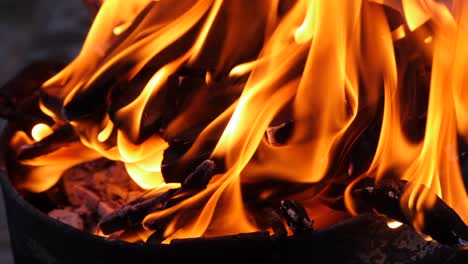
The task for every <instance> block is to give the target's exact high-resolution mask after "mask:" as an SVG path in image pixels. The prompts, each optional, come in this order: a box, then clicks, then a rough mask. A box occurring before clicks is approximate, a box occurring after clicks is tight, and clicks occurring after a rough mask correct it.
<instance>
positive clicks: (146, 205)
mask: <svg viewBox="0 0 468 264" xmlns="http://www.w3.org/2000/svg"><path fill="white" fill-rule="evenodd" d="M214 168H215V164H214V162H213V161H211V160H206V161H204V162H202V163H201V164H200V165H199V166H198V167H197V168H195V170H194V171H193V172H192V173H191V174H190V175H189V176H188V177H187V180H186V181H185V182H184V183H183V184H182V186H181V187H180V188H177V189H169V190H167V191H165V192H163V193H160V194H158V195H155V196H151V194H146V195H143V196H141V197H139V198H137V199H135V200H133V201H131V202H129V203H128V204H126V205H124V206H123V207H121V208H119V209H117V210H116V211H115V212H113V213H112V214H110V215H108V216H106V217H104V218H103V219H102V220H101V222H100V224H99V226H100V228H101V230H102V231H103V232H104V233H105V234H110V233H113V232H115V231H118V230H121V229H125V228H128V227H132V226H137V225H139V224H141V221H142V220H143V219H144V218H145V216H147V215H148V214H150V213H152V212H155V211H157V210H160V209H164V208H168V207H170V206H172V205H174V204H176V203H177V202H179V201H181V200H184V199H186V198H187V197H190V196H192V195H193V194H194V193H196V192H193V191H196V190H200V189H203V188H204V187H206V185H207V184H208V182H209V180H210V179H211V177H212V176H213V175H214ZM187 191H188V192H187ZM190 191H192V192H190ZM150 192H151V191H150ZM148 196H149V197H148ZM175 201H176V202H175ZM150 225H151V224H150ZM154 226H155V227H156V226H157V227H158V229H159V228H160V223H159V222H158V223H155V224H154Z"/></svg>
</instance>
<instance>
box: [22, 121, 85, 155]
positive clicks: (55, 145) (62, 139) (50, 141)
mask: <svg viewBox="0 0 468 264" xmlns="http://www.w3.org/2000/svg"><path fill="white" fill-rule="evenodd" d="M77 140H78V135H77V134H76V133H75V131H74V129H73V127H72V126H71V125H69V124H67V125H64V126H61V127H59V128H57V129H56V130H55V131H54V132H53V133H52V134H50V135H49V136H47V137H45V138H44V139H42V140H41V141H38V142H35V143H33V144H30V145H24V146H22V147H21V148H20V150H19V154H18V160H20V161H21V160H29V159H33V158H36V157H39V156H42V155H45V154H47V153H50V152H53V151H55V150H57V149H59V148H61V147H63V146H65V145H67V144H69V143H71V142H73V141H77Z"/></svg>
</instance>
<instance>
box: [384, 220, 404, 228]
mask: <svg viewBox="0 0 468 264" xmlns="http://www.w3.org/2000/svg"><path fill="white" fill-rule="evenodd" d="M401 225H403V223H401V222H398V221H395V220H391V221H388V222H387V226H388V227H390V228H391V229H396V228H399V227H400V226H401Z"/></svg>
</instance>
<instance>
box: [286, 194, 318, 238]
mask: <svg viewBox="0 0 468 264" xmlns="http://www.w3.org/2000/svg"><path fill="white" fill-rule="evenodd" d="M280 208H281V212H282V213H283V217H284V218H285V219H286V223H287V224H288V226H289V228H290V229H291V231H292V232H293V233H294V234H302V233H305V232H310V231H313V227H312V226H313V224H314V222H313V221H312V220H310V218H309V216H308V215H307V212H306V210H305V209H304V207H303V206H302V205H301V204H299V203H298V202H296V201H293V200H283V201H281V207H280Z"/></svg>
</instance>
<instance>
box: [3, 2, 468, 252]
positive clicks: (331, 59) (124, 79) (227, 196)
mask: <svg viewBox="0 0 468 264" xmlns="http://www.w3.org/2000/svg"><path fill="white" fill-rule="evenodd" d="M85 2H86V3H87V6H88V7H89V8H90V9H91V10H92V12H95V11H96V10H97V9H98V6H99V8H100V11H99V12H98V13H97V16H96V17H95V23H94V25H93V27H92V28H91V29H90V33H89V36H88V38H87V40H86V43H85V45H84V46H83V50H82V52H81V53H80V55H79V56H78V57H77V58H76V60H75V61H73V63H71V64H70V65H68V66H67V67H66V68H65V69H63V70H62V71H61V72H60V73H58V74H57V75H55V76H54V77H52V78H51V79H49V80H47V81H46V78H45V77H44V76H47V74H44V75H40V76H38V77H35V80H36V81H37V82H39V81H40V83H41V84H39V83H37V82H34V85H26V84H22V82H21V81H20V82H19V83H20V84H21V85H19V86H24V90H23V91H19V92H18V93H17V94H16V93H14V95H15V96H16V95H19V96H16V97H15V96H14V97H13V99H14V100H13V99H9V98H8V97H7V96H6V95H4V96H0V102H2V106H1V107H0V115H2V116H4V117H6V118H8V119H9V120H10V121H11V122H13V123H15V122H16V123H17V124H16V125H17V126H16V129H17V130H23V131H18V132H17V133H15V134H14V135H13V136H12V140H11V148H12V152H13V153H14V154H15V157H14V161H15V162H16V163H15V164H14V166H11V168H15V169H14V170H15V171H14V172H12V173H13V174H14V173H15V172H16V173H17V176H15V177H18V179H20V180H19V181H18V182H19V183H18V186H17V187H18V189H19V190H20V192H21V193H24V194H25V197H28V195H27V194H29V193H30V192H44V191H46V190H47V189H49V190H51V189H55V190H57V189H59V190H60V191H62V192H63V193H64V194H65V196H66V201H63V202H62V203H60V202H56V203H57V208H56V210H53V211H51V212H50V216H51V217H54V218H57V219H59V220H63V221H64V222H67V223H69V224H71V225H73V226H75V227H78V228H81V229H86V230H87V231H89V232H96V231H97V230H96V229H97V228H98V229H99V230H100V231H102V233H104V234H105V235H111V236H112V237H114V238H115V237H118V238H121V239H125V237H127V236H130V233H132V232H140V233H141V231H142V229H146V231H148V230H151V231H154V232H153V233H152V235H151V236H149V237H148V234H147V233H149V232H145V233H144V234H139V235H140V236H141V237H143V239H142V240H147V243H150V244H155V243H161V242H163V241H166V242H167V241H170V240H171V239H180V238H187V237H204V236H207V237H213V236H221V237H222V240H227V241H230V240H239V239H241V238H242V239H244V238H247V239H256V238H260V239H265V238H267V237H268V238H269V234H265V233H264V231H265V230H269V231H271V232H272V233H273V237H274V238H275V241H282V240H283V239H284V238H286V236H287V230H286V227H285V226H284V224H283V222H286V223H287V226H288V227H289V229H290V230H291V231H292V233H293V234H294V235H299V234H300V236H302V235H306V236H309V235H310V236H313V235H312V234H313V233H314V232H311V231H313V229H317V228H313V225H314V224H315V225H318V226H319V228H318V229H320V228H321V227H322V228H323V226H320V224H322V225H325V224H323V223H327V224H332V223H335V222H336V221H339V220H340V219H334V218H333V217H332V216H329V215H325V216H323V215H322V214H326V212H325V211H324V212H322V211H321V210H324V209H317V208H324V204H325V205H330V207H332V208H333V209H336V210H335V211H339V210H344V209H345V207H346V209H348V210H349V211H350V212H353V210H354V209H355V211H357V212H358V213H362V212H365V213H368V212H371V211H372V212H373V211H376V212H378V213H380V214H385V215H386V216H388V217H391V218H393V219H396V220H398V221H401V222H403V223H406V224H408V225H411V226H413V227H415V228H416V229H418V231H420V232H423V233H426V234H428V235H430V236H431V237H433V238H434V239H436V240H438V241H439V242H442V243H446V244H449V245H459V244H463V243H465V242H466V241H468V235H467V232H468V231H467V228H466V225H465V223H466V222H468V210H467V208H468V206H467V205H468V196H467V195H466V190H465V189H464V187H463V180H462V179H463V177H462V176H463V175H462V174H461V172H460V164H459V160H458V150H457V144H458V141H457V140H459V139H460V140H461V139H466V138H467V137H468V136H467V135H468V118H466V116H468V112H467V110H466V104H465V103H464V102H465V101H467V100H468V93H466V92H464V91H463V87H465V83H466V78H465V77H464V76H466V75H467V72H466V69H468V49H466V48H465V46H466V43H467V42H468V37H467V36H468V34H466V32H465V31H466V28H467V25H468V8H466V6H465V5H464V4H460V6H458V5H455V6H453V7H452V8H449V7H448V6H447V5H445V4H437V5H435V4H434V5H431V8H422V7H421V6H420V3H417V1H414V2H413V1H410V2H409V3H411V4H405V5H403V7H404V9H405V10H404V12H403V11H402V10H400V9H401V8H402V7H401V5H398V4H395V3H396V1H391V3H392V5H391V6H392V8H393V9H391V8H390V7H388V6H386V5H382V4H377V3H374V2H373V1H318V2H317V1H315V2H314V1H307V0H298V1H279V2H277V1H268V0H261V1H248V0H232V1H230V0H229V1H217V0H203V1H192V0H189V1H181V2H180V4H178V5H174V4H173V3H172V2H171V1H166V0H161V1H156V2H155V1H151V0H141V1H118V0H106V1H104V2H102V3H101V1H85ZM378 2H382V1H378ZM384 2H385V3H386V2H387V1H384ZM101 4H102V5H101ZM460 7H462V8H460ZM394 9H395V10H394ZM406 9H408V10H406ZM115 10H119V12H117V13H116V12H115ZM330 13H333V18H334V21H333V23H330V21H328V20H329V18H330V17H331V16H330ZM412 14H419V15H412ZM448 50H454V51H456V52H454V54H452V53H448V52H447V51H448ZM48 77H49V76H48ZM13 84H14V83H13ZM39 86H40V88H39ZM8 87H10V88H9V89H8V91H10V92H12V91H13V90H14V88H11V87H18V85H17V84H15V85H12V84H11V83H10V84H9V86H8ZM24 109H28V111H26V112H25V113H27V115H24V113H23V110H24ZM34 110H35V111H34ZM36 112H37V113H36ZM19 116H22V118H21V120H20V121H17V120H15V119H16V118H17V117H19ZM281 120H294V121H288V122H286V123H279V121H281ZM39 121H41V123H45V124H36V123H39ZM25 123H26V124H25ZM272 124H279V125H275V126H272ZM26 128H27V129H26ZM30 130H32V131H31V133H32V134H31V136H29V135H27V134H25V133H24V131H26V132H28V133H29V131H30ZM35 131H36V132H37V131H40V132H44V131H45V132H44V133H39V134H40V135H39V136H38V135H36V134H35V133H34V132H35ZM265 135H266V136H265ZM70 146H73V147H70ZM53 154H55V155H53ZM355 156H357V157H355ZM361 156H362V157H361ZM51 157H52V158H51ZM97 158H100V159H98V160H97V161H96V159H97ZM91 160H94V161H93V162H89V161H91ZM80 163H81V164H80ZM77 164H78V165H77ZM350 164H351V165H350ZM389 168H391V169H392V170H394V171H395V172H398V173H396V174H397V175H396V176H395V179H393V180H391V181H384V179H385V174H384V172H385V171H388V170H389ZM16 169H17V171H16ZM67 169H68V170H67ZM62 172H63V173H62ZM337 175H344V176H337ZM360 175H372V179H366V180H364V181H362V182H360V183H358V184H356V185H353V184H352V183H353V182H354V181H356V179H360V178H359V177H362V176H360ZM465 176H466V175H465ZM402 179H405V181H403V180H402ZM14 182H15V181H14ZM25 182H27V184H25ZM375 182H377V184H376V183H375ZM249 186H250V187H249ZM252 186H254V187H252ZM336 186H339V187H336ZM411 186H413V187H411ZM345 190H347V191H346V192H345ZM50 192H51V191H50ZM344 193H345V194H349V195H344ZM324 194H327V195H331V196H332V197H331V199H329V200H324V199H322V200H321V199H319V198H320V197H322V196H323V195H324ZM51 196H52V194H51ZM403 197H404V198H403ZM54 201H59V199H55V200H54ZM345 205H346V206H345ZM351 205H355V206H356V207H357V208H354V207H353V206H351ZM63 208H65V209H63ZM330 210H331V209H330ZM279 211H280V212H281V216H280V215H279V214H278V212H279ZM308 211H309V212H313V215H314V220H311V219H310V218H309V216H308V214H307V212H308ZM357 212H353V213H357ZM187 215H189V216H190V217H187ZM233 216H235V217H233ZM315 216H317V218H315ZM184 217H185V218H190V221H188V220H187V221H185V219H182V218H184ZM192 218H193V219H192ZM324 218H326V220H323V219H324ZM79 219H81V220H82V221H83V223H81V224H80V222H79ZM181 219H182V220H181ZM421 219H423V221H422V220H421ZM314 221H315V222H314ZM238 233H241V234H244V235H234V236H232V234H238ZM226 235H227V236H226ZM300 236H296V237H300ZM277 238H281V239H277ZM206 239H207V240H208V241H212V240H216V239H215V238H206ZM173 241H174V243H179V242H180V243H183V241H182V240H173ZM181 241H182V242H181ZM278 243H281V242H278Z"/></svg>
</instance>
